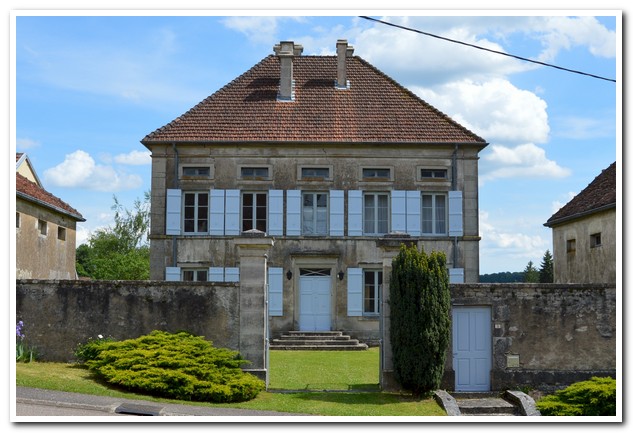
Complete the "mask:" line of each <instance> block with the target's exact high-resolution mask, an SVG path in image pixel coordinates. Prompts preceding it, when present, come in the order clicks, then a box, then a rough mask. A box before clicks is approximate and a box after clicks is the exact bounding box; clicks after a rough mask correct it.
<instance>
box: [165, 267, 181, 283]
mask: <svg viewBox="0 0 633 433" xmlns="http://www.w3.org/2000/svg"><path fill="white" fill-rule="evenodd" d="M165 281H180V268H178V267H172V266H168V267H166V268H165Z"/></svg>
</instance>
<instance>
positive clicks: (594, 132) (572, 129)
mask: <svg viewBox="0 0 633 433" xmlns="http://www.w3.org/2000/svg"><path fill="white" fill-rule="evenodd" d="M595 114H596V115H597V116H598V117H566V118H563V119H560V120H558V128H556V129H557V132H556V135H557V136H558V137H563V138H569V139H572V140H591V139H595V138H606V137H612V136H613V135H614V132H615V120H614V119H615V117H614V116H613V115H607V116H604V117H603V116H600V115H599V114H598V113H595Z"/></svg>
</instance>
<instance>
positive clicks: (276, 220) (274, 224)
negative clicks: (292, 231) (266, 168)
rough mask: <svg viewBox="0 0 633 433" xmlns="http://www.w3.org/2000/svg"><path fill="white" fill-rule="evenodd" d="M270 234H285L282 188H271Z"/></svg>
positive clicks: (269, 205) (269, 204)
mask: <svg viewBox="0 0 633 433" xmlns="http://www.w3.org/2000/svg"><path fill="white" fill-rule="evenodd" d="M268 234H269V235H271V236H282V235H283V234H284V192H283V191H282V190H280V189H271V190H270V191H269V192H268Z"/></svg>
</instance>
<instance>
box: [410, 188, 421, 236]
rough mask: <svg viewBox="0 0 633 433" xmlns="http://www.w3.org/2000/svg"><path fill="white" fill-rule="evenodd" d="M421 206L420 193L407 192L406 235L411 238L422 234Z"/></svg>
mask: <svg viewBox="0 0 633 433" xmlns="http://www.w3.org/2000/svg"><path fill="white" fill-rule="evenodd" d="M421 206H422V199H421V196H420V191H407V233H409V234H410V235H411V236H420V235H421V234H422V215H421V213H422V208H421Z"/></svg>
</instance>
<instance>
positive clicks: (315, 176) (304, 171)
mask: <svg viewBox="0 0 633 433" xmlns="http://www.w3.org/2000/svg"><path fill="white" fill-rule="evenodd" d="M301 179H302V180H324V179H330V168H329V167H301Z"/></svg>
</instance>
